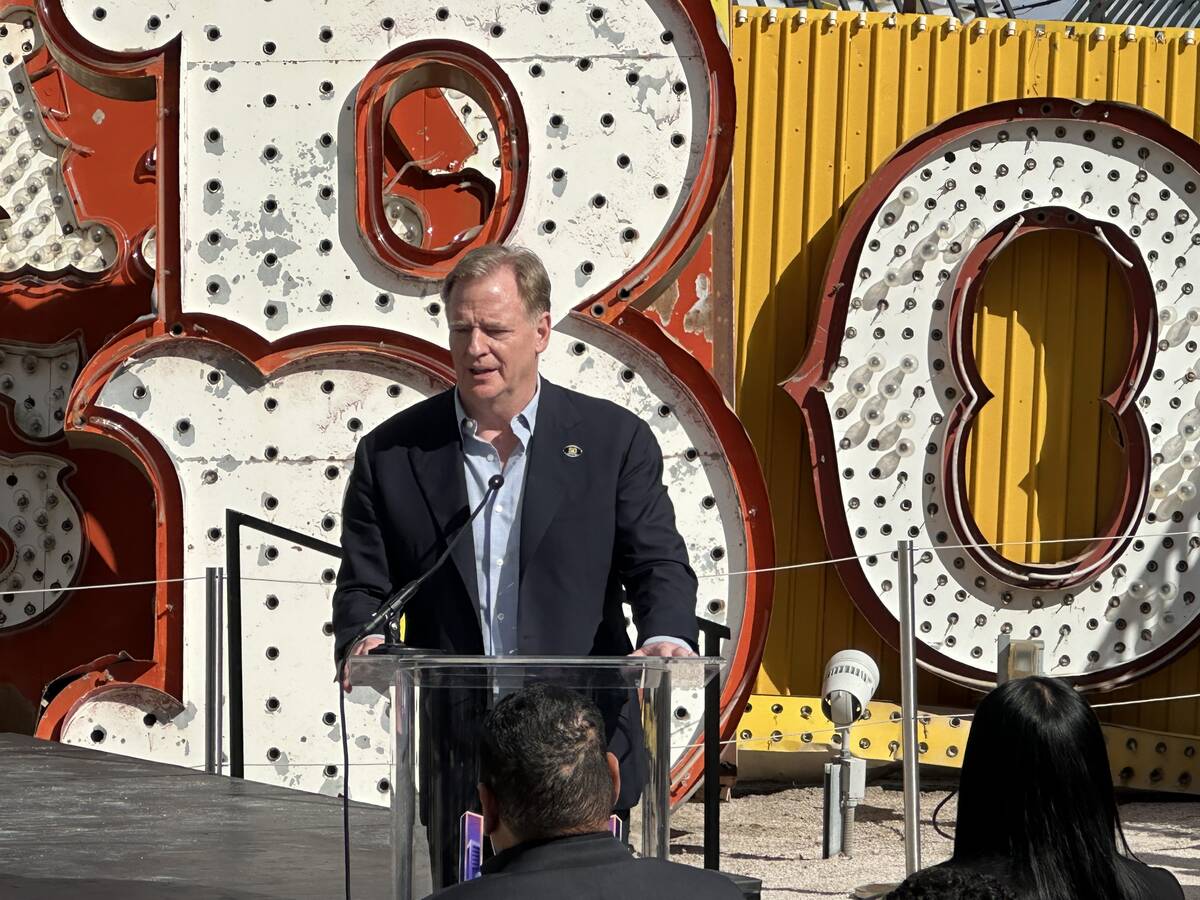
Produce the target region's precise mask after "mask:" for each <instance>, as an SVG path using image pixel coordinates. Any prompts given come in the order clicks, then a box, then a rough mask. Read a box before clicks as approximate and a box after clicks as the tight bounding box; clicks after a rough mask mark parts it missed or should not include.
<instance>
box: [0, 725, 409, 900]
mask: <svg viewBox="0 0 1200 900" xmlns="http://www.w3.org/2000/svg"><path fill="white" fill-rule="evenodd" d="M341 808H342V807H341V801H340V800H338V799H336V798H332V797H320V796H315V795H313V794H303V793H300V792H299V791H289V790H286V789H283V788H277V787H271V786H268V785H262V784H254V783H252V782H248V781H237V780H234V779H231V778H222V777H217V776H210V775H204V774H200V773H196V772H192V771H190V770H187V769H181V768H178V767H175V766H167V765H162V764H160V763H152V762H143V761H142V760H136V759H127V758H124V757H120V756H113V755H111V754H108V753H100V752H97V751H94V750H85V749H83V748H79V747H67V746H64V745H62V744H56V743H51V742H47V741H39V740H35V739H33V738H30V737H26V736H24V735H14V734H0V898H4V900H15V898H22V900H24V898H29V900H66V898H70V900H78V898H88V900H116V898H121V900H149V898H158V897H165V898H169V900H200V898H204V900H222V898H224V900H266V898H289V900H301V898H314V900H316V898H320V900H330V898H337V897H341V896H343V875H342V818H341ZM390 818H391V816H390V813H389V811H388V810H386V809H379V808H377V807H370V806H359V805H358V804H354V805H353V807H352V809H351V812H350V827H351V834H352V838H353V851H354V853H353V864H354V865H353V871H354V896H355V898H362V900H367V898H383V897H387V896H389V891H388V882H389V878H390V867H391V863H390V853H389V850H388V841H389V828H390V824H391V823H390Z"/></svg>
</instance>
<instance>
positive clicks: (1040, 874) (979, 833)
mask: <svg viewBox="0 0 1200 900" xmlns="http://www.w3.org/2000/svg"><path fill="white" fill-rule="evenodd" d="M1118 840H1119V841H1120V845H1119V846H1118ZM1122 850H1123V851H1124V854H1125V855H1127V856H1132V854H1131V853H1130V851H1129V845H1128V844H1127V843H1126V841H1125V834H1124V832H1122V830H1121V820H1120V818H1119V816H1118V814H1117V804H1116V800H1115V799H1114V797H1113V789H1112V775H1111V774H1110V772H1109V764H1108V751H1107V750H1106V749H1105V746H1104V733H1103V732H1102V731H1101V730H1100V721H1099V720H1098V719H1097V718H1096V714H1095V712H1093V711H1092V708H1091V707H1090V706H1089V705H1088V704H1087V702H1086V701H1084V699H1083V698H1082V697H1081V696H1079V694H1078V693H1076V691H1075V689H1074V688H1072V687H1071V686H1070V685H1069V684H1067V683H1066V682H1064V681H1062V680H1060V679H1056V678H1044V677H1033V678H1020V679H1016V680H1014V681H1009V682H1006V683H1005V684H1003V685H1001V686H1000V687H998V688H996V689H995V690H994V691H992V692H991V693H989V694H988V695H987V696H986V697H984V698H983V700H982V701H981V702H980V703H979V706H978V707H977V708H976V710H975V717H974V722H972V724H971V734H970V737H969V738H968V739H967V749H966V752H965V754H964V755H963V767H962V777H961V780H960V787H959V800H958V825H957V829H956V830H955V836H954V863H955V864H957V865H971V864H972V862H974V861H979V860H983V859H988V858H991V859H996V858H1001V859H1007V860H1008V861H1009V864H1010V866H1011V871H1012V872H1013V874H1014V876H1015V877H1016V880H1017V882H1018V883H1017V884H1016V885H1014V886H1015V887H1018V889H1019V892H1018V896H1021V895H1022V894H1024V895H1025V896H1028V897H1036V898H1039V900H1074V898H1077V897H1089V898H1094V900H1125V898H1127V897H1130V896H1135V894H1134V893H1133V891H1134V887H1133V885H1132V884H1131V883H1130V875H1129V872H1128V867H1127V866H1125V865H1124V864H1123V863H1122V862H1121V855H1122Z"/></svg>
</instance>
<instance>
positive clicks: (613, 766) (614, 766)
mask: <svg viewBox="0 0 1200 900" xmlns="http://www.w3.org/2000/svg"><path fill="white" fill-rule="evenodd" d="M605 757H606V758H607V761H608V774H609V776H610V777H611V778H612V783H613V808H614V809H615V808H616V805H617V798H618V797H620V796H621V765H620V763H618V762H617V758H616V757H615V756H613V755H612V754H611V753H606V754H605Z"/></svg>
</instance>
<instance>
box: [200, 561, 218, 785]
mask: <svg viewBox="0 0 1200 900" xmlns="http://www.w3.org/2000/svg"><path fill="white" fill-rule="evenodd" d="M220 595H221V586H220V569H218V568H217V567H216V566H209V567H208V568H207V569H205V570H204V638H205V648H206V653H205V655H206V659H205V666H204V771H205V772H206V773H208V774H209V775H218V774H220V767H221V728H220V723H221V693H220V691H219V690H218V688H217V677H218V673H219V672H220V670H221V629H220V625H219V618H218V617H219V615H220V611H221V596H220Z"/></svg>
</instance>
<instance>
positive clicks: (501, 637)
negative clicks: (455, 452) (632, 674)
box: [454, 380, 690, 656]
mask: <svg viewBox="0 0 1200 900" xmlns="http://www.w3.org/2000/svg"><path fill="white" fill-rule="evenodd" d="M541 395H542V390H541V381H540V380H539V381H538V389H537V390H536V391H535V392H534V394H533V399H532V400H530V401H529V404H528V405H527V406H526V407H525V408H524V409H523V410H521V411H520V412H519V413H517V414H516V416H514V417H513V419H512V421H511V422H510V423H509V424H510V426H511V427H512V431H513V434H514V435H515V436H516V438H517V446H516V448H515V449H514V450H513V452H512V453H511V454H510V455H509V457H508V462H507V463H502V462H501V461H500V454H499V453H498V452H497V450H496V448H495V447H494V446H493V445H492V444H491V442H489V441H485V440H483V438H481V437H479V434H478V423H477V422H476V421H475V420H474V419H472V418H471V417H470V416H468V415H467V412H466V410H465V409H464V408H463V405H462V401H461V400H460V399H459V396H458V390H457V389H455V391H454V412H455V415H456V416H457V419H458V425H459V430H460V432H461V434H462V447H463V474H464V476H465V477H466V482H467V504H468V506H469V508H470V509H475V507H477V506H478V505H479V504H480V503H481V502H482V501H483V495H484V494H486V493H487V486H488V482H489V481H490V480H491V478H492V476H493V475H503V476H504V484H503V486H502V487H501V488H500V490H498V491H497V492H496V493H495V495H494V496H493V497H492V498H491V499H490V500H488V505H487V506H486V507H485V508H484V510H483V512H481V513H480V514H479V515H478V516H476V517H475V521H474V522H473V523H471V537H472V538H473V539H474V542H475V577H476V579H477V584H478V587H479V625H480V630H481V631H482V633H483V652H484V654H485V655H487V656H512V655H514V654H516V652H517V647H518V643H519V641H518V634H517V605H518V602H519V599H520V588H521V561H520V560H521V505H522V503H523V502H524V494H525V465H526V462H527V460H528V458H529V444H530V441H532V440H533V429H534V426H535V425H536V423H537V410H538V400H539V398H540V397H541ZM660 641H667V642H670V643H673V644H678V645H680V646H682V647H687V646H688V644H687V641H684V640H681V639H680V638H676V637H672V636H669V635H657V636H655V637H651V638H647V639H646V641H645V642H644V643H645V644H653V643H657V642H660ZM689 649H690V648H689Z"/></svg>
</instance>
